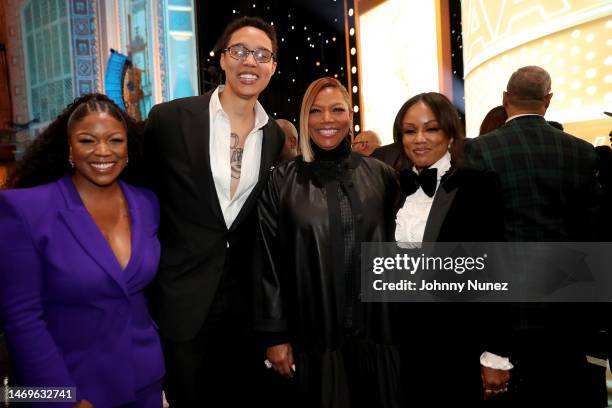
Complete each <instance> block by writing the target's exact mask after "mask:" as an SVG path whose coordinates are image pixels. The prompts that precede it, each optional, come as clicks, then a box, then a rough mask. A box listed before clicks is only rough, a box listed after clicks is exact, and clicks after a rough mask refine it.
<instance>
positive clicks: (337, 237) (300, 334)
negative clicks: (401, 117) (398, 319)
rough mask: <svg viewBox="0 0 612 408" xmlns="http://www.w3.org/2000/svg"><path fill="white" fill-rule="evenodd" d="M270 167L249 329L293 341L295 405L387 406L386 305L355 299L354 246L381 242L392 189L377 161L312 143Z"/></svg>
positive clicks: (393, 357)
mask: <svg viewBox="0 0 612 408" xmlns="http://www.w3.org/2000/svg"><path fill="white" fill-rule="evenodd" d="M313 150H314V152H315V157H316V158H315V160H314V161H313V162H311V163H307V162H304V161H303V160H302V158H301V156H300V157H298V158H296V159H294V160H292V161H289V162H285V163H283V164H281V165H280V166H279V167H277V168H276V169H274V171H273V172H272V175H271V177H270V179H269V182H268V186H267V188H266V189H265V190H264V193H263V194H262V196H261V198H260V202H259V208H258V211H259V225H260V236H259V241H258V246H260V251H259V252H260V253H261V254H262V258H261V259H259V260H257V261H256V268H255V269H256V271H257V274H256V289H257V290H256V293H257V294H258V295H257V297H256V301H257V311H256V314H257V316H256V317H257V323H256V328H257V330H258V331H260V332H261V333H264V334H267V336H268V340H269V341H268V345H273V344H280V343H284V342H289V343H291V345H292V347H293V352H294V358H295V361H296V373H295V382H296V385H297V392H298V393H299V394H300V395H299V396H296V399H295V400H294V403H295V401H300V402H301V403H303V404H304V406H308V407H334V408H338V407H340V408H342V407H353V408H354V407H366V406H367V407H395V406H397V400H396V398H395V395H396V394H397V385H398V370H399V362H398V358H397V352H396V351H395V348H394V347H393V346H392V345H391V333H390V323H389V316H388V311H387V305H385V304H382V303H362V302H361V301H360V298H361V296H360V293H361V290H360V263H359V260H360V249H361V245H360V244H361V243H362V242H380V241H389V239H390V236H389V231H390V226H391V225H392V223H393V222H394V203H395V202H396V199H397V194H398V183H397V178H396V175H395V172H394V170H393V169H392V168H391V167H389V166H387V165H385V164H384V163H382V162H380V161H378V160H376V159H371V158H368V157H362V156H360V155H358V154H356V153H351V151H350V145H349V144H348V143H347V142H345V143H342V144H341V145H340V146H339V147H337V148H336V149H334V150H332V151H323V150H321V149H318V148H317V146H315V145H313Z"/></svg>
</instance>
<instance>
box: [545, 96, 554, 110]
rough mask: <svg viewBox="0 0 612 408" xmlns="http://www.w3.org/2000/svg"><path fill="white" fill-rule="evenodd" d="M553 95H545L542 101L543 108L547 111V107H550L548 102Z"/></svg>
mask: <svg viewBox="0 0 612 408" xmlns="http://www.w3.org/2000/svg"><path fill="white" fill-rule="evenodd" d="M552 96H553V93H552V92H551V93H549V94H548V95H546V97H545V99H544V108H545V109H548V106H549V105H550V100H551V99H552Z"/></svg>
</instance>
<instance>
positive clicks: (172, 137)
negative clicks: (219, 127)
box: [145, 92, 284, 341]
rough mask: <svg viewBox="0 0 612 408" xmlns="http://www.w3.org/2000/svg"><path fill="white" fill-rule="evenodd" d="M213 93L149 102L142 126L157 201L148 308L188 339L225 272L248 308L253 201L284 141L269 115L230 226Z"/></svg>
mask: <svg viewBox="0 0 612 408" xmlns="http://www.w3.org/2000/svg"><path fill="white" fill-rule="evenodd" d="M211 94H212V92H209V93H207V94H205V95H203V96H196V97H191V98H184V99H177V100H174V101H171V102H167V103H162V104H160V105H156V106H154V107H153V109H152V110H151V113H150V114H149V119H148V122H147V127H146V131H145V156H146V157H147V162H148V171H149V174H148V176H149V177H150V179H151V180H152V187H153V189H154V190H155V192H156V193H157V196H158V198H159V202H160V209H161V221H160V230H159V239H160V242H161V260H160V265H159V273H158V279H157V280H158V282H157V287H156V288H155V289H156V290H155V291H154V292H153V298H154V299H155V302H154V303H156V305H155V308H154V313H155V315H156V316H157V319H158V323H159V326H160V330H161V334H162V336H164V337H166V338H169V339H171V340H174V341H186V340H190V339H192V338H193V337H194V336H195V335H196V334H197V332H198V331H199V330H200V329H201V327H202V325H203V323H204V320H205V319H206V316H207V314H208V310H209V308H210V305H211V303H212V301H213V299H214V297H215V294H216V292H217V290H218V287H219V285H220V282H221V279H222V276H223V275H224V274H226V273H230V274H232V276H233V277H234V278H236V277H237V278H238V279H239V280H240V281H241V282H242V283H243V284H244V285H245V287H244V294H245V296H244V297H243V298H242V301H243V303H244V304H243V305H242V307H243V308H246V310H248V308H249V306H250V303H249V302H250V298H249V293H250V292H249V289H250V287H248V285H250V284H251V277H250V276H251V263H252V247H253V240H254V238H255V228H256V222H257V220H256V211H254V209H255V208H256V203H257V199H258V197H259V194H260V192H261V190H262V188H263V187H264V186H265V184H266V180H267V177H268V174H269V173H270V169H271V168H272V167H273V166H274V165H275V164H276V161H277V158H278V155H279V153H280V151H281V148H282V146H283V143H284V136H283V133H282V131H281V129H280V128H279V127H278V125H277V124H276V122H275V121H274V120H273V119H271V118H270V120H269V121H268V123H267V124H266V125H265V126H264V127H263V142H262V148H261V164H260V168H259V181H258V182H257V185H256V186H255V188H254V189H253V191H252V192H251V195H250V196H249V198H248V199H247V201H246V202H245V204H244V206H243V207H242V209H241V211H240V213H239V214H238V216H237V217H236V219H235V221H234V223H233V224H232V225H231V227H230V228H229V229H228V228H227V227H226V225H225V221H224V219H223V214H222V212H221V207H220V205H219V200H218V198H217V193H216V190H215V185H214V181H213V176H212V171H211V167H210V156H209V140H210V129H209V103H210V97H211ZM228 154H229V152H228Z"/></svg>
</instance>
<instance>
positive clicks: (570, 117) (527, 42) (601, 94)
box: [462, 0, 612, 145]
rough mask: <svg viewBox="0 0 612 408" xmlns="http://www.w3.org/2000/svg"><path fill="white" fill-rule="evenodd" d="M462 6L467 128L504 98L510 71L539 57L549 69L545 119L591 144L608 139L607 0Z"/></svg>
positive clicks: (611, 8)
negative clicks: (550, 93) (548, 105)
mask: <svg viewBox="0 0 612 408" xmlns="http://www.w3.org/2000/svg"><path fill="white" fill-rule="evenodd" d="M462 8H463V10H462V14H463V37H464V44H463V59H464V63H465V103H466V120H467V134H468V136H470V137H474V136H476V135H477V134H478V128H479V126H480V123H481V121H482V119H483V117H484V115H485V114H486V113H487V112H488V111H489V109H491V108H493V107H494V106H496V105H500V104H501V101H502V92H503V91H504V90H505V89H506V84H507V81H508V78H509V77H510V75H511V74H512V72H513V71H515V70H516V69H517V68H519V67H521V66H524V65H539V66H541V67H543V68H545V69H546V70H547V71H548V72H549V73H550V75H551V77H552V92H553V94H554V95H553V98H552V103H551V105H550V108H549V110H548V112H547V114H546V117H547V119H549V120H555V121H558V122H560V123H562V124H563V125H564V126H565V129H566V131H568V132H569V133H572V134H574V135H576V136H579V137H581V138H583V139H585V140H588V141H590V142H592V143H594V144H595V145H600V144H607V143H608V137H607V134H608V132H609V131H610V120H609V118H608V117H607V116H604V114H603V111H610V110H611V109H612V2H610V1H609V0H537V1H536V0H526V1H521V2H516V1H510V0H500V1H481V0H480V1H479V0H464V1H463V3H462Z"/></svg>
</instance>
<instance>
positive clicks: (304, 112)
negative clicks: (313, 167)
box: [300, 77, 353, 162]
mask: <svg viewBox="0 0 612 408" xmlns="http://www.w3.org/2000/svg"><path fill="white" fill-rule="evenodd" d="M324 88H336V89H338V90H339V91H340V93H341V94H342V98H343V99H344V102H346V108H347V109H348V112H349V115H350V116H351V121H352V118H353V111H352V110H351V98H350V96H349V93H348V91H347V90H346V88H345V87H344V85H342V84H341V83H340V81H338V80H337V79H335V78H330V77H323V78H319V79H317V80H316V81H314V82H312V83H311V84H310V85H309V86H308V89H306V93H304V98H303V99H302V108H301V109H300V149H301V150H302V157H303V159H304V161H305V162H311V161H313V160H314V153H313V151H312V147H311V146H310V132H308V117H309V116H310V108H311V107H312V104H313V103H314V100H315V99H316V97H317V95H318V94H319V92H321V90H323V89H324ZM351 127H352V125H351ZM349 133H350V130H349Z"/></svg>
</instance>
